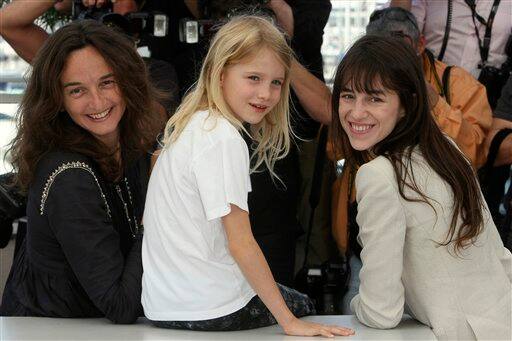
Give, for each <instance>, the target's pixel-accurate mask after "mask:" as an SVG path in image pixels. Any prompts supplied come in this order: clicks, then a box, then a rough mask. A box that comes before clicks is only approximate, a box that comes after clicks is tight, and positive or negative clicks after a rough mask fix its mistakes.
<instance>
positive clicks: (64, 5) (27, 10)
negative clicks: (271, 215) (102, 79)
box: [0, 0, 178, 115]
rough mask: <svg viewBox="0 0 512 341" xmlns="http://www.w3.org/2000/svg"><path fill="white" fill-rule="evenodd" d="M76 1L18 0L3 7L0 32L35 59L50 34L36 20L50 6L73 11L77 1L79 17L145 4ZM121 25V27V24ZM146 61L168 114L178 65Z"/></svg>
mask: <svg viewBox="0 0 512 341" xmlns="http://www.w3.org/2000/svg"><path fill="white" fill-rule="evenodd" d="M75 2H76V3H75V4H73V0H60V1H55V0H40V1H31V0H14V1H13V2H11V3H10V4H8V5H6V6H4V7H2V9H0V35H1V36H2V37H3V38H4V39H5V41H7V42H8V43H9V45H11V47H12V48H13V49H14V51H16V53H17V54H18V55H19V56H20V57H21V58H23V59H24V60H25V61H27V62H28V63H31V62H32V59H33V58H34V56H35V55H36V53H37V51H39V49H40V48H41V46H42V45H43V43H44V42H45V41H46V40H47V39H48V36H49V34H48V33H47V32H46V31H45V30H44V29H43V28H41V27H40V26H38V25H37V24H36V23H35V21H36V19H37V18H39V17H40V16H41V15H43V14H44V13H45V12H46V11H48V10H49V9H50V8H52V7H54V8H55V9H56V10H57V11H59V12H65V13H70V12H71V10H72V8H73V5H75V6H74V7H75V12H77V13H75V14H76V16H77V17H81V16H82V17H84V18H90V16H87V15H84V14H88V13H83V12H84V10H85V9H86V8H89V12H90V13H100V12H107V11H111V12H112V13H115V14H119V15H121V16H126V15H127V14H129V13H133V12H137V11H139V10H141V9H142V7H141V6H142V5H143V1H141V0H117V1H107V0H83V1H82V3H83V6H79V5H80V1H78V2H77V0H75ZM107 7H108V9H107ZM78 9H79V10H78ZM80 11H82V12H80ZM98 17H99V15H98ZM108 26H115V25H108ZM117 28H118V29H121V28H120V27H117ZM124 33H125V34H128V33H132V32H124ZM136 39H139V38H138V37H132V40H136ZM145 62H146V66H147V67H148V71H149V73H150V79H151V82H152V83H153V85H154V86H155V87H156V88H157V89H158V90H160V91H161V92H162V93H164V96H162V98H159V99H158V102H159V103H160V104H161V106H162V107H161V108H160V109H159V110H160V113H161V115H168V113H172V112H173V111H174V109H175V108H176V107H177V104H178V97H177V80H176V72H175V70H174V67H173V66H172V65H171V64H169V63H166V62H164V61H161V60H156V59H154V58H145Z"/></svg>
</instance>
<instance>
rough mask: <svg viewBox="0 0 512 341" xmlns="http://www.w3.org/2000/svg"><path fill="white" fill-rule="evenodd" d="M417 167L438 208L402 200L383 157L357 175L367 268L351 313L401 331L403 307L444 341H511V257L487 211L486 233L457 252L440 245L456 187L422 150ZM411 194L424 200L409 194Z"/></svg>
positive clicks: (361, 239) (366, 321) (418, 178)
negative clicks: (432, 165)
mask: <svg viewBox="0 0 512 341" xmlns="http://www.w3.org/2000/svg"><path fill="white" fill-rule="evenodd" d="M411 168H412V170H413V172H414V176H415V179H416V183H417V185H418V187H419V189H420V190H421V191H422V192H423V193H424V194H426V195H427V196H428V197H430V198H431V199H432V200H431V204H432V206H433V208H434V209H432V208H431V207H430V206H429V205H427V204H425V203H423V202H410V201H406V200H404V199H403V198H402V197H401V196H400V193H399V192H398V184H397V182H396V180H395V175H394V171H393V168H392V165H391V163H390V162H389V161H388V160H387V159H386V158H384V157H382V156H381V157H378V158H376V159H375V160H373V161H371V162H369V163H367V164H365V165H363V166H362V167H361V168H360V169H359V171H358V172H357V176H356V188H357V202H358V214H357V223H358V224H359V227H360V232H359V236H358V241H359V243H360V244H361V245H362V247H363V250H362V252H361V260H362V262H363V267H362V269H361V272H360V280H361V284H360V287H359V294H358V295H357V296H355V297H354V298H353V299H352V301H351V308H352V311H353V312H354V313H355V314H356V315H357V318H358V319H359V320H360V321H361V322H362V323H364V324H366V325H367V326H370V327H374V328H382V329H385V328H393V327H395V326H396V325H397V324H398V322H400V319H401V317H402V314H403V312H404V308H405V309H406V313H409V314H411V315H412V316H413V317H414V318H416V319H417V320H419V321H420V322H422V323H424V324H426V325H428V326H430V327H431V328H432V329H433V332H434V334H435V335H436V336H437V337H438V338H439V339H447V340H468V339H469V340H471V339H478V340H482V339H493V340H496V339H503V340H511V339H512V332H511V324H512V316H511V314H512V302H511V301H512V284H511V283H512V256H511V254H510V252H509V251H508V250H507V249H506V248H505V247H504V246H503V243H502V241H501V239H500V237H499V235H498V232H497V230H496V226H495V225H494V223H493V222H492V219H491V217H490V215H489V213H488V209H487V206H485V207H484V209H483V210H484V221H485V226H484V230H483V232H482V233H481V234H480V235H479V236H478V237H477V239H476V241H475V243H474V245H471V246H469V247H467V248H465V249H464V250H462V252H460V254H458V255H456V254H455V252H454V248H453V245H451V244H450V246H439V244H438V243H440V242H443V241H445V238H446V235H447V232H448V228H449V225H450V220H451V216H452V204H453V195H452V191H451V189H450V187H449V186H448V185H447V184H446V183H445V182H444V181H443V180H442V179H441V178H440V177H439V176H438V175H437V174H436V173H435V172H434V171H433V170H432V169H431V168H430V167H429V166H428V165H427V164H426V161H425V160H424V159H423V157H422V156H421V155H420V154H419V152H417V151H415V152H414V153H413V160H412V167H411ZM406 194H407V195H408V196H410V197H413V198H418V195H417V194H415V193H414V192H412V191H411V190H407V189H406ZM434 210H435V211H434Z"/></svg>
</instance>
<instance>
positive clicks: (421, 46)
mask: <svg viewBox="0 0 512 341" xmlns="http://www.w3.org/2000/svg"><path fill="white" fill-rule="evenodd" d="M426 46H427V40H426V39H425V36H424V35H423V34H421V35H420V39H418V54H419V55H422V54H423V52H425V48H426Z"/></svg>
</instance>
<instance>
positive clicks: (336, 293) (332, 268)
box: [295, 257, 350, 315]
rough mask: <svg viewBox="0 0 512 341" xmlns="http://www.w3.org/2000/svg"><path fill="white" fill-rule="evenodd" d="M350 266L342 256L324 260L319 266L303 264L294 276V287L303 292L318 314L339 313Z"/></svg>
mask: <svg viewBox="0 0 512 341" xmlns="http://www.w3.org/2000/svg"><path fill="white" fill-rule="evenodd" d="M349 277H350V268H349V266H348V263H347V261H346V259H345V258H344V257H336V258H334V259H330V260H327V261H325V262H324V263H323V264H322V265H320V266H305V267H303V268H302V269H301V270H300V271H299V272H298V273H297V276H296V277H295V289H297V290H298V291H300V292H302V293H305V294H307V295H308V296H309V298H311V299H312V300H313V302H314V304H315V308H316V313H317V314H319V315H338V314H341V313H342V312H341V309H340V306H341V300H342V299H343V296H344V295H345V292H346V289H347V283H348V279H349Z"/></svg>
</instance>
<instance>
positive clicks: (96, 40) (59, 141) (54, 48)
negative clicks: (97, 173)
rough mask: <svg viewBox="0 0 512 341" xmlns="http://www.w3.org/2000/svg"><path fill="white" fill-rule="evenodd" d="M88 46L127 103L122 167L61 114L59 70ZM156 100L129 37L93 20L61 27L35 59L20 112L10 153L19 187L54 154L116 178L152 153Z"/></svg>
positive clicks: (156, 130) (159, 122) (159, 121)
mask: <svg viewBox="0 0 512 341" xmlns="http://www.w3.org/2000/svg"><path fill="white" fill-rule="evenodd" d="M88 46H91V47H94V48H95V49H96V50H97V51H98V52H99V53H100V55H101V56H102V57H103V58H104V59H105V61H106V62H107V64H108V65H109V66H110V67H111V68H112V70H113V74H114V78H115V80H116V82H117V85H118V87H119V90H120V92H121V96H122V97H123V98H124V101H125V103H126V110H125V112H124V115H123V117H122V119H121V121H120V122H119V130H120V148H121V155H122V162H121V164H120V163H119V162H118V161H117V160H116V158H115V155H116V153H117V152H118V151H119V150H118V149H116V150H112V148H108V147H107V146H106V145H105V144H103V143H102V142H101V141H99V140H98V139H96V138H94V136H93V135H92V134H91V133H90V132H88V131H86V130H85V129H83V128H81V127H80V126H78V125H77V124H75V123H74V122H73V121H72V120H71V118H70V117H69V115H68V114H67V113H66V112H65V111H63V110H64V108H63V98H62V94H63V92H62V87H61V83H60V78H61V74H62V71H63V68H64V66H65V64H66V61H67V59H68V57H69V55H70V54H71V53H72V52H74V51H77V50H80V49H83V48H85V47H88ZM157 96H158V94H157V92H156V91H155V90H154V89H153V88H152V86H151V85H150V83H149V81H148V75H147V72H146V66H145V64H144V61H143V60H142V59H141V58H140V56H139V55H138V53H137V51H136V49H135V45H134V43H133V41H131V40H130V39H129V38H128V37H127V36H125V35H123V34H122V33H120V32H117V31H115V30H113V29H112V28H109V27H106V26H104V25H103V24H101V23H98V22H96V21H94V20H82V21H76V22H73V23H70V24H68V25H66V26H64V27H62V28H60V29H59V30H57V31H56V32H55V33H54V34H52V35H51V36H50V37H49V39H48V40H47V41H46V43H45V44H44V45H43V47H42V48H41V49H40V50H39V52H38V54H37V55H36V57H35V59H34V61H33V64H32V70H31V74H30V76H29V78H28V80H27V89H26V91H25V94H24V96H23V99H22V100H21V103H20V107H19V109H18V113H17V119H18V120H17V128H18V131H17V135H16V137H15V138H14V139H13V141H12V142H11V144H10V146H9V150H8V155H9V157H10V158H11V162H12V165H13V167H14V170H15V171H16V172H17V183H18V185H19V186H20V187H21V188H22V189H24V190H26V189H27V188H28V187H29V185H30V183H31V182H32V180H33V177H34V172H35V169H36V166H37V163H38V162H39V161H40V160H41V158H42V157H43V156H44V155H45V154H46V153H48V152H49V151H51V150H55V149H59V150H65V151H70V152H77V153H80V154H83V155H86V156H88V157H90V158H92V159H93V160H95V161H96V162H97V163H98V165H99V167H100V170H101V172H102V173H103V175H104V176H105V177H106V178H107V179H109V180H115V179H117V178H118V177H119V176H120V175H121V174H122V171H123V168H124V166H125V165H127V164H129V163H130V162H132V161H133V160H135V159H136V158H138V157H140V156H141V155H142V154H143V153H144V152H147V151H149V150H150V149H151V147H152V145H154V142H155V140H156V136H157V135H158V133H159V132H160V131H161V129H162V128H163V124H164V122H162V117H161V116H160V115H158V113H157V111H156V110H155V100H154V99H155V98H157Z"/></svg>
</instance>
